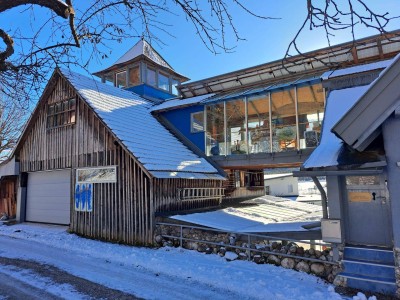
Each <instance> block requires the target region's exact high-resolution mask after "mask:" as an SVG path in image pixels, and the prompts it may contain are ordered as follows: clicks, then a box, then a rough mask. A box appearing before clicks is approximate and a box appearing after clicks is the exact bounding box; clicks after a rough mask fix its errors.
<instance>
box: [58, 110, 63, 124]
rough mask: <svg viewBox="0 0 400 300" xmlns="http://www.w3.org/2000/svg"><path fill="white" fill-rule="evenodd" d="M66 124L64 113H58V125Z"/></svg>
mask: <svg viewBox="0 0 400 300" xmlns="http://www.w3.org/2000/svg"><path fill="white" fill-rule="evenodd" d="M63 124H64V114H63V113H61V114H58V115H57V126H60V125H63Z"/></svg>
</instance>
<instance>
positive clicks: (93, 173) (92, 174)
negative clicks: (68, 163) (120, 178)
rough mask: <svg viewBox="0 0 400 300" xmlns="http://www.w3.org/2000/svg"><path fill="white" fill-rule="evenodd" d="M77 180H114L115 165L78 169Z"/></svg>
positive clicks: (115, 179)
mask: <svg viewBox="0 0 400 300" xmlns="http://www.w3.org/2000/svg"><path fill="white" fill-rule="evenodd" d="M76 172H77V178H76V181H77V182H116V181H117V174H116V169H115V167H110V168H91V169H78V170H76Z"/></svg>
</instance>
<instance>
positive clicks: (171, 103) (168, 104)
mask: <svg viewBox="0 0 400 300" xmlns="http://www.w3.org/2000/svg"><path fill="white" fill-rule="evenodd" d="M214 95H215V94H206V95H201V96H197V97H192V98H186V99H180V98H177V99H171V100H168V101H165V102H163V103H161V104H159V105H156V106H153V107H152V108H151V109H150V111H152V112H153V111H161V110H168V109H175V108H178V107H181V106H187V105H194V104H198V103H200V102H201V101H203V100H206V99H208V98H210V97H212V96H214Z"/></svg>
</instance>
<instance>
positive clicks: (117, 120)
mask: <svg viewBox="0 0 400 300" xmlns="http://www.w3.org/2000/svg"><path fill="white" fill-rule="evenodd" d="M61 73H62V74H63V75H64V76H65V77H66V79H67V80H68V81H69V82H70V83H71V84H72V85H73V86H74V88H75V89H76V90H77V92H78V93H79V94H80V95H81V96H82V98H83V99H85V100H86V102H87V103H88V104H89V105H90V106H91V107H92V108H93V110H94V111H95V112H96V113H97V114H98V116H99V117H100V118H101V119H102V120H103V121H104V122H105V124H106V125H107V126H108V127H109V129H110V130H111V131H112V132H113V133H114V134H115V135H116V136H117V137H118V138H119V139H120V140H121V141H122V143H123V144H124V145H125V146H126V147H127V149H128V150H129V151H131V153H132V154H133V155H134V156H135V157H136V158H137V159H138V160H139V162H140V163H141V164H143V166H144V167H145V168H146V169H147V170H148V171H149V172H150V173H151V174H153V175H154V176H155V177H157V176H158V175H160V174H159V173H158V171H162V172H167V173H169V174H173V173H178V174H180V173H181V172H182V173H183V172H188V173H194V174H196V173H207V174H208V173H211V174H213V176H215V177H218V175H217V174H218V171H217V170H216V169H215V168H214V167H213V166H212V165H211V164H209V163H208V162H207V161H206V160H205V159H204V158H201V157H199V156H197V155H196V154H194V153H193V152H192V151H191V150H189V149H188V148H187V147H185V146H184V145H183V144H182V143H181V142H179V141H178V140H177V139H176V138H175V136H173V135H172V134H171V133H170V132H169V131H168V130H167V129H166V128H165V127H163V126H162V125H161V124H160V123H159V122H158V121H157V120H156V119H155V118H154V117H153V116H152V115H151V113H150V108H151V104H150V103H149V102H147V101H146V100H144V99H143V98H141V97H140V96H139V95H137V94H134V93H132V92H129V91H126V90H122V89H119V88H116V87H113V86H110V85H107V84H103V83H101V82H98V81H96V80H94V79H91V78H88V77H86V76H83V75H81V74H78V73H75V72H72V71H70V70H61ZM181 176H183V177H182V178H187V177H184V176H186V175H181ZM171 177H177V176H175V175H174V176H169V177H165V176H164V175H163V176H162V178H171Z"/></svg>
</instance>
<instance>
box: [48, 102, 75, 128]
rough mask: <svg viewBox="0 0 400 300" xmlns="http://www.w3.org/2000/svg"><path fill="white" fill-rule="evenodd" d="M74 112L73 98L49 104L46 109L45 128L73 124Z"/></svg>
mask: <svg viewBox="0 0 400 300" xmlns="http://www.w3.org/2000/svg"><path fill="white" fill-rule="evenodd" d="M75 111H76V100H75V98H71V99H68V100H64V101H60V102H57V103H54V104H50V105H49V106H48V108H47V128H55V127H60V126H66V125H71V124H75Z"/></svg>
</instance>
